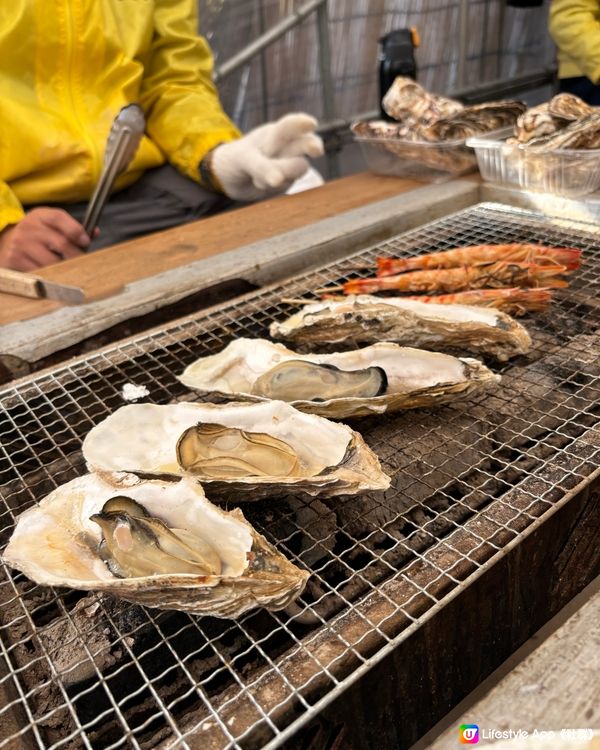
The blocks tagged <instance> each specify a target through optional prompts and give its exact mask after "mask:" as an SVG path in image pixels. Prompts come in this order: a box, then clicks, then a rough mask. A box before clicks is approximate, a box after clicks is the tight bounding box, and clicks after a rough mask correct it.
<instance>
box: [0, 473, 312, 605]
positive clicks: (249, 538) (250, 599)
mask: <svg viewBox="0 0 600 750" xmlns="http://www.w3.org/2000/svg"><path fill="white" fill-rule="evenodd" d="M120 479H121V482H122V484H123V487H122V488H121V489H120V490H119V495H120V497H115V489H114V487H113V486H111V484H109V483H107V482H106V481H104V480H103V479H102V478H101V477H99V476H98V475H96V474H86V475H85V476H82V477H79V478H77V479H74V480H73V481H71V482H68V483H67V484H65V485H62V486H61V487H58V488H57V489H56V490H54V491H53V492H52V493H51V494H50V495H48V496H47V497H45V498H44V499H43V500H42V501H41V502H40V503H39V505H36V506H34V507H33V508H30V509H29V510H27V511H25V512H24V513H23V514H22V515H21V516H20V517H19V519H18V521H17V526H16V528H15V530H14V532H13V535H12V537H11V539H10V541H9V544H8V546H7V548H6V550H5V552H4V556H3V557H4V561H5V562H6V563H7V564H8V565H11V566H12V567H13V568H17V569H18V570H20V571H22V572H23V573H24V574H25V575H26V576H28V577H29V578H31V579H32V580H33V581H35V582H36V583H40V584H43V585H47V586H68V587H70V588H74V589H83V590H89V591H101V592H105V593H109V594H113V595H114V596H119V597H122V598H123V599H127V600H128V601H131V602H136V603H138V604H144V605H147V606H150V607H159V608H161V609H179V610H182V611H185V612H190V613H192V614H195V615H212V616H214V617H239V616H240V615H242V614H243V613H244V612H246V611H247V610H249V609H252V608H254V607H256V606H263V607H266V608H267V609H273V610H275V609H281V608H282V607H285V606H287V605H288V604H289V603H290V602H291V601H293V600H294V599H295V598H296V597H297V596H298V595H299V594H300V593H301V592H302V590H303V588H304V586H305V583H306V580H307V578H308V574H307V573H306V572H305V571H302V570H300V569H299V568H296V567H295V566H294V565H292V563H290V562H289V561H288V560H286V559H285V557H283V555H281V554H280V553H279V552H278V551H277V550H276V549H275V548H274V547H273V546H272V545H270V544H269V543H268V542H267V540H266V539H265V538H264V537H262V536H261V535H260V534H258V533H257V532H256V531H255V530H254V529H253V528H252V526H251V525H250V524H249V523H248V522H247V521H246V520H245V518H244V516H243V515H242V512H241V511H240V510H239V509H235V510H232V511H230V512H225V511H222V510H221V509H220V508H217V507H216V506H214V505H212V504H211V503H210V502H208V500H207V499H206V498H205V496H204V492H203V491H202V488H201V487H200V486H199V485H198V484H197V483H195V482H193V481H191V480H188V479H181V480H180V481H178V482H161V481H156V480H152V481H141V480H139V479H138V478H137V477H134V476H131V475H121V477H120Z"/></svg>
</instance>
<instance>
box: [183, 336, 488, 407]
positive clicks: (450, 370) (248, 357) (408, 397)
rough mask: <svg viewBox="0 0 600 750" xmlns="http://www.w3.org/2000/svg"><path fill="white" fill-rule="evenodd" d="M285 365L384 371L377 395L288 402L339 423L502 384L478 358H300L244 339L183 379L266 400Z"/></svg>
mask: <svg viewBox="0 0 600 750" xmlns="http://www.w3.org/2000/svg"><path fill="white" fill-rule="evenodd" d="M284 362H290V363H295V362H309V363H317V364H325V365H333V366H334V367H336V368H340V370H342V371H361V370H366V368H381V369H382V370H383V371H384V372H385V375H386V379H387V385H386V387H385V390H384V392H383V393H381V394H380V395H377V396H367V397H364V396H342V397H340V396H337V397H336V396H332V395H331V393H332V391H333V390H334V389H335V384H334V385H332V386H331V389H332V390H330V395H329V397H324V398H322V400H306V399H302V400H298V399H289V403H290V404H292V406H294V407H295V408H296V409H300V410H301V411H305V412H310V413H311V414H320V415H321V416H327V417H333V418H338V419H340V418H343V417H358V416H363V415H367V414H374V413H382V412H385V411H397V410H400V409H413V408H416V407H422V406H435V405H436V404H443V403H447V402H449V401H452V400H454V399H455V398H457V397H458V396H459V395H461V394H468V393H471V392H472V391H473V390H476V389H478V388H481V387H484V386H486V385H489V384H491V383H496V382H497V381H498V380H499V379H500V378H499V376H497V375H494V373H492V372H491V371H490V370H488V368H487V367H485V365H483V364H481V362H478V361H477V360H475V359H458V358H456V357H452V356H450V355H448V354H440V353H437V352H428V351H423V350H420V349H410V348H408V347H401V346H398V345H397V344H392V343H389V342H384V343H378V344H373V345H372V346H368V347H365V348H364V349H358V350H355V351H350V352H337V353H334V354H297V353H296V352H294V351H292V350H291V349H287V348H286V347H285V346H283V344H274V343H272V342H271V341H266V340H264V339H245V338H240V339H236V340H235V341H232V342H231V343H230V344H229V345H228V346H227V347H226V348H225V349H223V351H222V352H219V354H214V355H212V356H209V357H203V358H201V359H198V360H196V362H194V363H193V364H191V365H189V367H187V368H186V369H185V370H184V372H183V373H182V374H181V376H180V377H179V380H181V382H182V383H183V384H184V385H186V386H188V387H189V388H193V389H195V390H198V391H201V392H207V393H208V392H212V393H218V394H220V395H223V396H226V397H229V398H235V399H247V400H250V401H261V400H265V399H264V396H261V395H257V394H256V388H255V385H256V383H257V381H258V382H260V380H261V379H262V378H264V377H265V375H268V374H269V373H270V372H272V371H273V368H277V367H279V366H280V365H281V364H282V363H284ZM280 397H281V396H280ZM286 400H288V399H286Z"/></svg>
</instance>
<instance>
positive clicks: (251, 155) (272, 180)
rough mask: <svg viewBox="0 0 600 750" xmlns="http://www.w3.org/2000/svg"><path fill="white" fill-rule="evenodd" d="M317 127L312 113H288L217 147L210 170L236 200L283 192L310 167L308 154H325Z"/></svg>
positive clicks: (248, 199) (250, 199) (213, 153)
mask: <svg viewBox="0 0 600 750" xmlns="http://www.w3.org/2000/svg"><path fill="white" fill-rule="evenodd" d="M316 127H317V121H316V120H315V118H314V117H311V116H310V115H306V114H302V113H298V114H291V115H285V117H282V118H281V119H280V120H277V122H270V123H267V124H266V125H261V126H260V127H258V128H255V129H254V130H251V131H250V132H249V133H248V134H247V135H245V136H242V138H239V139H238V140H236V141H231V142H230V143H223V144H221V145H220V146H217V147H216V148H215V149H214V151H212V153H211V163H210V170H211V172H212V174H213V175H214V177H216V179H217V181H218V182H219V184H220V186H221V188H222V189H223V192H224V193H225V195H228V196H229V197H230V198H234V199H235V200H239V201H254V200H259V199H260V198H266V197H268V196H270V195H275V194H276V193H283V192H284V191H285V190H287V188H288V187H289V186H290V185H291V184H292V183H293V182H294V180H297V179H298V178H299V177H302V175H303V174H304V173H305V172H306V170H307V169H308V168H309V163H308V161H307V160H306V158H305V157H306V156H311V157H313V158H315V157H317V156H321V155H322V154H323V141H322V140H321V139H320V138H319V136H318V135H316V134H315V132H314V130H315V128H316Z"/></svg>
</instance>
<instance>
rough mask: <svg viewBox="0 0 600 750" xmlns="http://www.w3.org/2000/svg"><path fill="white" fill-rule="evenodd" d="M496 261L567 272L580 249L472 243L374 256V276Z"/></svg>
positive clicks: (576, 264) (574, 264)
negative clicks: (405, 254) (403, 254)
mask: <svg viewBox="0 0 600 750" xmlns="http://www.w3.org/2000/svg"><path fill="white" fill-rule="evenodd" d="M498 261H505V262H511V263H536V264H537V265H546V264H550V265H554V264H559V265H562V266H564V267H565V268H566V269H567V270H569V271H574V270H575V269H577V268H579V266H580V265H581V250H577V249H576V248H571V247H546V246H544V245H534V244H531V243H525V244H521V243H517V242H513V243H509V244H506V245H471V246H468V247H455V248H453V249H452V250H444V251H442V252H439V253H427V254H426V255H419V256H417V257H416V258H377V275H378V276H391V275H393V274H397V273H403V272H404V271H417V270H420V269H426V268H456V267H458V266H479V265H483V264H487V263H496V262H498Z"/></svg>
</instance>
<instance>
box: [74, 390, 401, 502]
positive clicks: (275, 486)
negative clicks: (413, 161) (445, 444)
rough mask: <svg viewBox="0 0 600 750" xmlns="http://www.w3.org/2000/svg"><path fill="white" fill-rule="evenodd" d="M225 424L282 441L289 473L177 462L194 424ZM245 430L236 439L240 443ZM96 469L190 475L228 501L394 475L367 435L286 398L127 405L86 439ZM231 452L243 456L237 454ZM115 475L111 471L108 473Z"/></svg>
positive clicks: (368, 483)
mask: <svg viewBox="0 0 600 750" xmlns="http://www.w3.org/2000/svg"><path fill="white" fill-rule="evenodd" d="M199 423H201V424H204V423H206V424H209V425H215V424H217V425H222V426H225V427H230V428H233V429H234V431H247V432H248V433H249V434H250V435H257V434H258V435H260V434H265V435H268V436H271V437H272V438H274V439H275V440H277V441H281V442H282V443H284V444H285V445H286V446H288V447H289V449H291V450H292V451H293V452H294V454H295V457H296V458H297V463H298V466H297V469H298V470H297V471H294V472H291V473H290V475H288V476H283V475H279V476H268V475H265V474H260V475H245V476H244V475H243V474H242V475H238V476H230V477H229V478H222V477H221V478H219V477H215V476H214V475H213V476H209V475H202V474H200V473H194V474H192V473H190V472H188V471H186V470H185V469H183V468H182V466H181V465H180V464H179V462H178V455H177V448H178V444H179V441H180V438H181V437H182V435H183V434H184V433H186V431H188V430H189V429H190V428H193V427H194V426H195V425H197V424H199ZM239 438H240V435H238V434H233V436H232V437H231V442H233V443H236V444H239V442H240V440H239ZM83 455H84V457H85V460H86V461H87V463H88V466H89V468H90V469H91V470H94V471H100V472H120V471H124V472H132V473H135V474H138V475H142V476H158V477H165V476H173V477H179V476H187V477H190V478H193V479H195V480H196V481H198V482H201V483H202V485H203V486H204V488H205V490H206V491H207V492H208V494H209V496H210V497H213V496H224V499H226V500H228V501H229V502H232V501H233V502H237V501H245V500H256V499H259V498H261V497H266V496H270V495H281V494H282V493H284V492H303V493H306V494H308V495H321V496H326V497H331V496H334V495H342V494H353V493H356V492H360V491H363V490H377V489H387V488H388V487H389V484H390V478H389V477H388V476H387V474H384V472H383V471H382V470H381V466H380V465H379V460H378V459H377V456H376V455H375V454H374V453H373V451H372V450H371V449H370V448H369V447H368V446H367V444H366V443H365V442H364V440H363V439H362V437H361V436H360V435H359V434H358V433H357V432H354V430H351V429H350V428H349V427H347V426H346V425H343V424H336V423H334V422H330V421H329V420H327V419H324V418H323V417H318V416H315V415H312V414H304V413H302V412H300V411H297V410H296V409H294V408H293V407H292V406H290V405H289V404H286V403H283V402H282V401H266V402H263V403H255V404H236V403H231V404H195V403H180V404H167V405H164V406H159V405H156V404H129V405H127V406H122V407H121V408H120V409H117V410H116V411H115V412H114V413H113V414H111V415H110V416H109V417H107V418H106V419H105V420H103V421H102V422H100V424H98V425H96V426H95V427H94V428H93V429H92V430H90V432H89V433H88V435H87V436H86V438H85V440H84V443H83ZM231 458H232V459H236V458H239V459H240V462H243V461H244V460H245V458H246V457H245V456H244V455H238V456H236V455H235V454H232V456H231ZM109 479H110V480H111V481H114V475H113V476H111V477H109Z"/></svg>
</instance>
